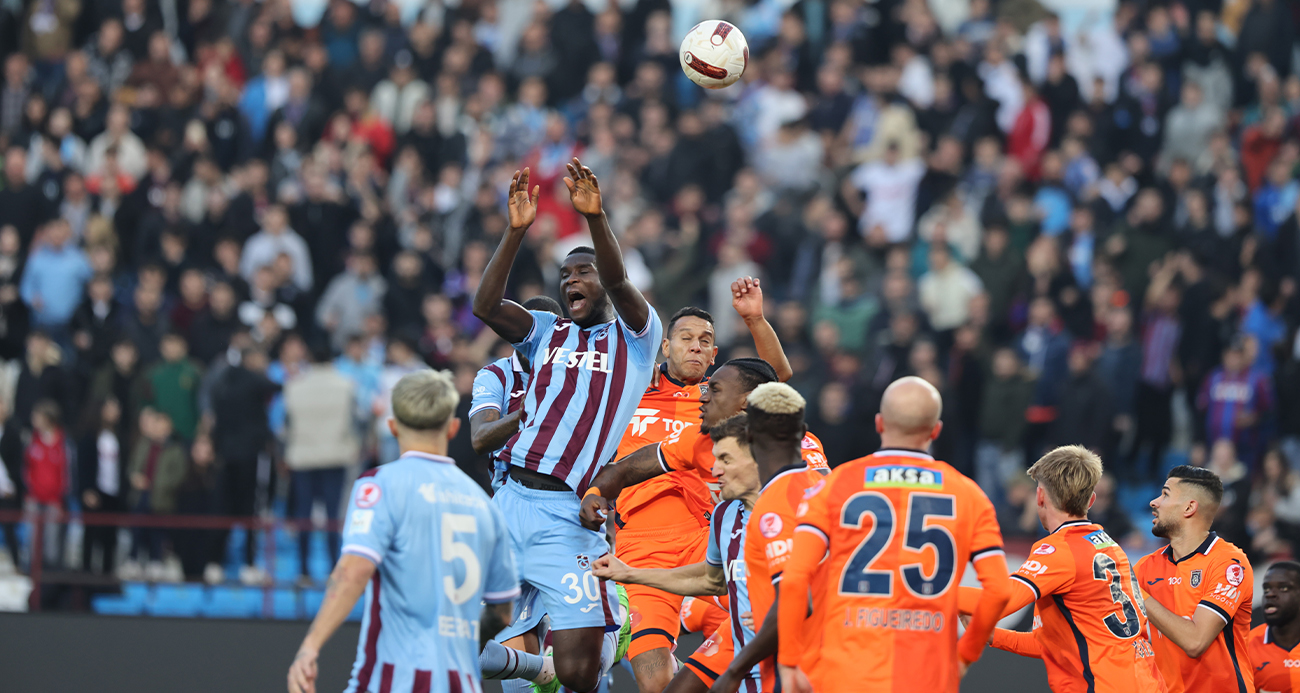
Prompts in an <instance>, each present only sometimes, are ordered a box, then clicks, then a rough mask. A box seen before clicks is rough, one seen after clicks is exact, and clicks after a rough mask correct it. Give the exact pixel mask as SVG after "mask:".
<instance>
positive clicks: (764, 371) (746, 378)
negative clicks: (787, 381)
mask: <svg viewBox="0 0 1300 693" xmlns="http://www.w3.org/2000/svg"><path fill="white" fill-rule="evenodd" d="M727 366H731V367H732V368H735V369H736V372H737V373H739V374H740V386H741V387H742V388H744V390H745V392H750V391H752V390H753V389H754V388H756V387H758V386H759V385H762V384H763V383H774V382H776V381H777V380H778V378H777V377H776V369H775V368H773V367H772V364H770V363H768V362H767V361H764V360H763V359H756V358H752V357H745V358H738V359H731V360H730V361H728V362H726V363H724V364H722V367H723V368H726V367H727Z"/></svg>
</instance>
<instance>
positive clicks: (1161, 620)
mask: <svg viewBox="0 0 1300 693" xmlns="http://www.w3.org/2000/svg"><path fill="white" fill-rule="evenodd" d="M1143 602H1144V604H1145V606H1146V611H1147V618H1148V619H1149V620H1150V621H1151V625H1153V626H1155V627H1156V629H1157V630H1159V631H1160V632H1161V634H1163V635H1164V636H1165V637H1166V638H1169V639H1170V640H1171V641H1173V643H1174V644H1175V645H1177V646H1178V647H1180V648H1182V650H1183V652H1186V653H1187V656H1188V657H1192V658H1196V657H1200V656H1201V655H1203V654H1205V651H1206V650H1207V649H1209V647H1210V643H1212V642H1214V638H1215V637H1217V636H1218V635H1219V631H1221V630H1223V626H1224V623H1223V619H1221V618H1220V617H1219V616H1218V615H1217V614H1214V613H1203V612H1206V611H1208V609H1201V608H1199V607H1198V608H1197V610H1196V613H1195V614H1193V616H1192V619H1191V620H1189V619H1186V618H1183V617H1181V616H1179V615H1178V614H1175V613H1174V612H1172V611H1170V610H1169V609H1166V608H1165V607H1164V605H1163V604H1161V603H1160V602H1158V601H1156V600H1155V599H1154V598H1151V597H1147V598H1146V599H1144V600H1143ZM1197 619H1199V622H1198V620H1197Z"/></svg>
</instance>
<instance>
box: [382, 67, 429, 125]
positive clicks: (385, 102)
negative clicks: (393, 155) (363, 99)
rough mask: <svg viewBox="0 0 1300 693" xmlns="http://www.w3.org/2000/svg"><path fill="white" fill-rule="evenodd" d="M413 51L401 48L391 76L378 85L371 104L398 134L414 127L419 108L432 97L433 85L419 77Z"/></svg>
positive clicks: (389, 74) (390, 73)
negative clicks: (416, 72)
mask: <svg viewBox="0 0 1300 693" xmlns="http://www.w3.org/2000/svg"><path fill="white" fill-rule="evenodd" d="M411 63H412V60H411V52H410V51H405V50H403V51H399V52H398V53H397V55H396V56H394V58H393V69H392V71H390V72H389V73H388V79H386V80H384V81H382V82H380V83H379V84H378V85H376V86H375V91H374V93H373V94H371V95H370V107H371V108H373V109H374V110H375V112H376V113H378V114H379V115H380V116H381V117H383V119H384V120H387V121H388V122H389V123H391V124H392V126H393V131H394V132H396V133H397V134H398V135H405V134H406V132H407V131H408V130H410V129H411V118H412V117H414V116H415V107H416V106H418V105H420V104H421V103H424V102H425V101H428V100H429V96H430V91H429V85H428V84H427V83H425V81H424V80H422V79H419V78H418V77H417V76H416V74H415V70H414V69H413V67H412V64H411Z"/></svg>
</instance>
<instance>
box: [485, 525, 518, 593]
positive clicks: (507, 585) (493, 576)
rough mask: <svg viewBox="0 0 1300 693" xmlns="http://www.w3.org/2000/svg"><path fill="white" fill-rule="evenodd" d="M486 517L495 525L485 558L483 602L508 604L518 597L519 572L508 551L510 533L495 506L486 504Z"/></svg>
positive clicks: (512, 555)
mask: <svg viewBox="0 0 1300 693" xmlns="http://www.w3.org/2000/svg"><path fill="white" fill-rule="evenodd" d="M488 513H489V515H488V517H489V518H491V521H492V523H493V524H494V525H495V531H494V532H493V534H494V535H495V536H494V538H493V541H492V547H491V550H490V552H489V555H488V557H487V569H488V570H487V578H486V579H485V580H484V582H483V601H485V602H487V603H488V604H500V603H501V602H508V601H510V600H511V599H514V598H515V597H518V596H519V571H518V570H517V569H516V567H515V554H514V551H512V550H511V549H510V533H509V531H507V529H506V522H505V518H504V517H502V515H501V510H500V509H498V508H497V507H496V505H494V504H491V503H489V504H488Z"/></svg>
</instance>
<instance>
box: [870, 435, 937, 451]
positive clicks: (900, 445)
mask: <svg viewBox="0 0 1300 693" xmlns="http://www.w3.org/2000/svg"><path fill="white" fill-rule="evenodd" d="M880 449H881V450H921V451H929V450H930V437H929V436H924V437H920V436H900V435H894V434H891V433H890V432H888V431H885V432H884V433H882V434H881V435H880Z"/></svg>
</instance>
